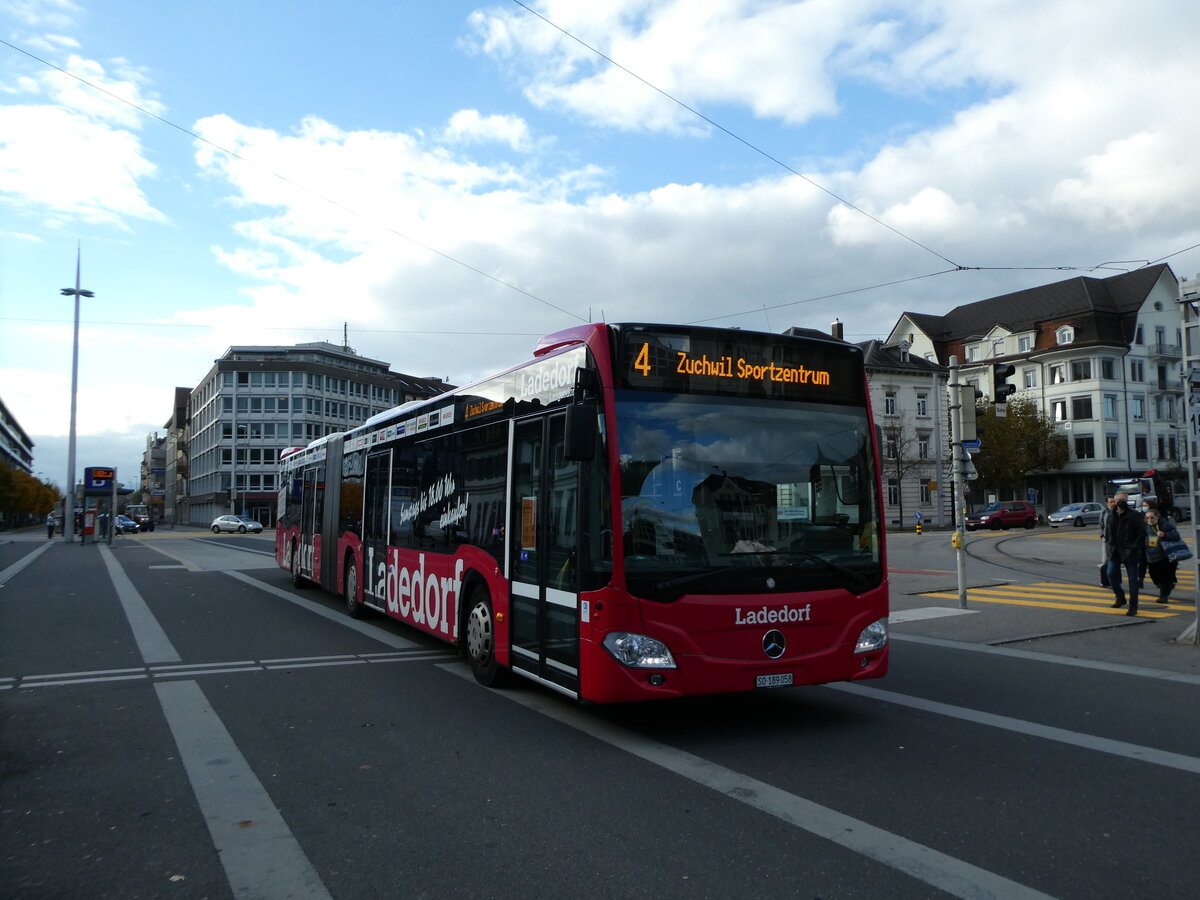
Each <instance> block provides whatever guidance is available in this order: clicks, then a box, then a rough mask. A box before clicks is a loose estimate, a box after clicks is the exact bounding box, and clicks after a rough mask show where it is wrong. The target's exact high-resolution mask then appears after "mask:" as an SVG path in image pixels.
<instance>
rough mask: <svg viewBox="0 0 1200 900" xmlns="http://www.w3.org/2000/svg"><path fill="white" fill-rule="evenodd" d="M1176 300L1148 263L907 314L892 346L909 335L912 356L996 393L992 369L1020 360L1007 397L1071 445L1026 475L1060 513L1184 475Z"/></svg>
mask: <svg viewBox="0 0 1200 900" xmlns="http://www.w3.org/2000/svg"><path fill="white" fill-rule="evenodd" d="M1179 297H1180V285H1179V282H1178V281H1177V280H1176V278H1175V275H1174V273H1173V272H1172V271H1171V268H1170V266H1167V265H1165V264H1159V265H1154V266H1146V267H1144V268H1141V269H1137V270H1135V271H1132V272H1127V273H1124V274H1121V275H1114V276H1111V277H1108V278H1087V277H1083V278H1072V279H1069V280H1067V281H1060V282H1057V283H1055V284H1048V285H1043V286H1041V287H1035V288H1030V289H1028V290H1024V291H1017V292H1015V293H1012V294H1005V295H1003V296H1000V297H992V298H989V299H987V300H980V301H978V302H975V303H969V304H966V305H964V306H958V307H955V308H954V309H952V310H951V311H950V312H948V313H946V314H945V315H943V316H937V315H929V314H925V313H914V312H906V313H904V314H902V315H901V317H900V319H899V320H898V321H897V323H896V325H895V326H894V327H893V328H892V332H891V335H890V336H889V338H888V340H887V341H886V342H885V343H887V344H898V343H900V342H901V341H905V342H907V343H908V344H909V345H910V348H911V349H910V352H911V353H913V354H915V355H918V356H921V357H924V358H925V359H927V360H930V361H937V362H939V363H942V364H945V363H947V362H948V360H949V357H950V356H951V355H953V356H957V357H958V359H959V364H960V366H961V372H960V378H961V379H962V380H963V381H965V382H967V383H969V384H974V386H975V387H976V388H978V389H979V390H980V391H982V392H983V393H984V394H985V395H986V396H987V397H988V399H989V400H992V399H994V385H993V375H994V372H995V366H997V365H1000V366H1005V367H1006V366H1008V365H1011V366H1013V368H1014V370H1015V372H1014V374H1013V375H1012V376H1011V378H1009V383H1011V384H1014V385H1015V387H1016V393H1014V394H1013V395H1012V399H1026V400H1030V401H1032V402H1033V403H1034V404H1035V405H1036V406H1037V407H1038V408H1039V409H1040V410H1041V411H1042V412H1043V413H1044V414H1045V415H1046V416H1048V417H1050V418H1051V419H1052V420H1053V421H1054V422H1055V423H1057V426H1058V428H1059V429H1060V431H1061V433H1062V434H1063V435H1065V436H1066V438H1067V441H1068V445H1069V447H1070V460H1069V461H1068V462H1067V464H1066V465H1065V466H1064V467H1063V469H1062V470H1061V471H1058V472H1050V473H1039V474H1038V475H1037V476H1036V477H1034V478H1031V480H1030V486H1031V487H1032V488H1033V489H1034V490H1035V491H1037V497H1036V502H1037V503H1038V505H1039V506H1042V507H1043V508H1044V509H1050V510H1053V509H1055V508H1057V506H1058V505H1061V504H1063V503H1068V502H1072V501H1077V500H1093V499H1096V498H1098V497H1101V496H1102V495H1103V491H1104V483H1105V482H1106V481H1107V480H1108V479H1110V478H1113V477H1128V476H1129V475H1130V474H1131V473H1135V472H1136V473H1140V472H1143V471H1145V470H1147V469H1159V470H1164V471H1165V472H1167V473H1182V463H1183V461H1184V452H1185V442H1184V441H1183V439H1182V434H1183V432H1182V427H1183V413H1182V398H1183V383H1182V374H1181V371H1180V363H1181V360H1182V355H1183V354H1182V348H1181V343H1182V339H1181V319H1180V309H1179ZM986 440H987V438H986V436H984V437H983V441H984V443H985V444H986ZM1001 499H1005V498H1001ZM1022 499H1024V498H1022Z"/></svg>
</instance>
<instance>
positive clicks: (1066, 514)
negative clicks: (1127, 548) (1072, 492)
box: [1046, 503, 1104, 528]
mask: <svg viewBox="0 0 1200 900" xmlns="http://www.w3.org/2000/svg"><path fill="white" fill-rule="evenodd" d="M1102 512H1104V504H1103V503H1068V504H1067V505H1066V506H1064V507H1063V508H1062V509H1060V510H1059V511H1058V512H1052V513H1050V515H1048V516H1046V521H1047V522H1048V523H1049V524H1050V527H1051V528H1057V527H1058V526H1059V525H1074V526H1075V527H1076V528H1082V527H1083V526H1084V525H1099V524H1100V513H1102Z"/></svg>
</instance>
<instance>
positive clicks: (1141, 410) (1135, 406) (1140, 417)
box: [1129, 397, 1146, 422]
mask: <svg viewBox="0 0 1200 900" xmlns="http://www.w3.org/2000/svg"><path fill="white" fill-rule="evenodd" d="M1129 414H1130V416H1131V417H1132V418H1133V419H1134V421H1138V422H1144V421H1145V420H1146V398H1145V397H1131V398H1130V400H1129Z"/></svg>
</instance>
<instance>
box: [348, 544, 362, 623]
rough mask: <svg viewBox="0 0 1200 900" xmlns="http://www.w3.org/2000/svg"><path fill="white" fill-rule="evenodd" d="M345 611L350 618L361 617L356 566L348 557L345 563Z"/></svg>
mask: <svg viewBox="0 0 1200 900" xmlns="http://www.w3.org/2000/svg"><path fill="white" fill-rule="evenodd" d="M345 597H346V612H347V613H348V614H349V616H350V618H352V619H359V618H362V614H363V607H362V604H361V603H359V602H358V566H356V565H355V564H354V560H353V559H350V560H349V561H348V562H347V563H346V594H345Z"/></svg>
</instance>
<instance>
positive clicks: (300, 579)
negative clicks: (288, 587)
mask: <svg viewBox="0 0 1200 900" xmlns="http://www.w3.org/2000/svg"><path fill="white" fill-rule="evenodd" d="M291 570H292V587H294V588H303V587H306V586H307V585H308V582H307V581H305V580H304V576H303V575H301V574H300V547H299V545H297V544H293V545H292V564H291Z"/></svg>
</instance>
